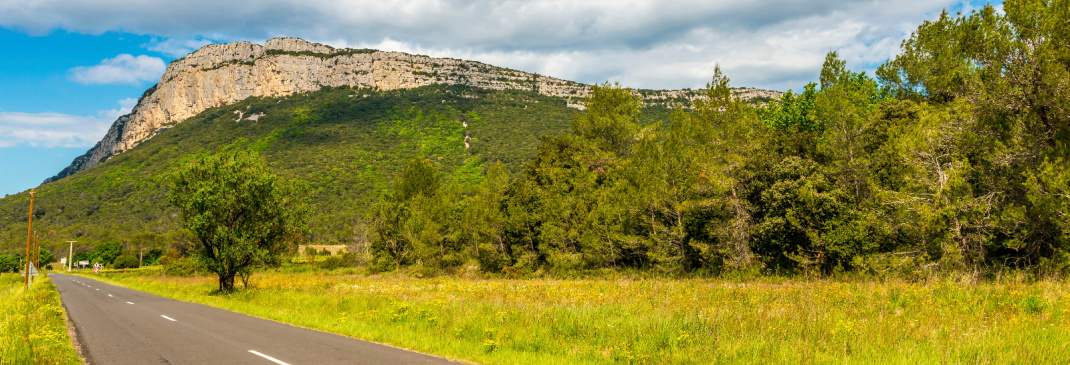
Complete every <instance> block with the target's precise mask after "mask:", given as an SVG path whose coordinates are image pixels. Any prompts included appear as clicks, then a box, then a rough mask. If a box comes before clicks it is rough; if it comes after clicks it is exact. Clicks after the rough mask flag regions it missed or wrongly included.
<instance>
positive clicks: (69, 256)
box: [67, 241, 78, 272]
mask: <svg viewBox="0 0 1070 365" xmlns="http://www.w3.org/2000/svg"><path fill="white" fill-rule="evenodd" d="M75 242H78V241H67V243H70V244H71V248H70V250H69V251H67V272H71V261H73V260H74V243H75Z"/></svg>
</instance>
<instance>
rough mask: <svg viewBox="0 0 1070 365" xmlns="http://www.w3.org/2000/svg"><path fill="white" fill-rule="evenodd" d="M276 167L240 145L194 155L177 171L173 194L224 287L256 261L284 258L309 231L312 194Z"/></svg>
mask: <svg viewBox="0 0 1070 365" xmlns="http://www.w3.org/2000/svg"><path fill="white" fill-rule="evenodd" d="M302 193H303V192H302V191H301V190H300V189H299V188H298V186H297V185H295V184H293V183H289V182H286V181H284V180H281V179H279V178H278V177H277V176H276V175H274V174H273V173H271V171H270V170H269V169H268V168H267V165H266V164H265V163H264V162H263V160H261V159H260V157H259V155H257V154H255V153H251V152H246V151H241V150H236V151H225V152H221V153H219V154H215V155H202V156H198V157H196V158H194V159H193V160H192V161H190V162H189V163H188V164H187V165H186V166H184V167H181V168H179V169H178V170H176V171H175V173H174V175H173V176H172V177H171V184H170V195H169V196H168V200H169V201H170V202H171V203H172V204H174V205H175V206H176V207H178V209H179V210H180V211H182V219H183V221H184V224H185V227H186V229H188V230H189V231H190V232H192V233H193V235H194V236H195V237H197V239H198V240H199V241H200V244H201V247H200V249H199V250H197V253H198V255H197V257H198V259H199V261H200V263H201V264H202V265H203V266H204V267H205V268H207V269H208V270H209V271H212V272H214V273H216V274H217V275H218V276H219V289H220V290H231V289H233V288H234V277H235V276H237V275H239V274H242V273H246V272H248V271H249V270H251V269H252V267H253V266H254V265H261V264H271V263H277V262H279V256H280V255H282V254H283V253H284V252H289V251H294V250H296V247H297V246H296V244H297V243H298V242H299V241H301V240H303V239H304V238H305V235H306V234H307V232H306V230H307V223H306V221H307V219H308V218H307V215H308V208H307V198H303V197H302V196H301V195H302Z"/></svg>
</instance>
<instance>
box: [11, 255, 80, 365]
mask: <svg viewBox="0 0 1070 365" xmlns="http://www.w3.org/2000/svg"><path fill="white" fill-rule="evenodd" d="M66 317H67V315H66V313H65V312H64V310H63V305H62V303H61V302H60V299H59V292H57V291H56V286H55V285H53V284H52V282H51V281H49V280H48V278H47V277H45V276H43V275H42V276H38V277H37V278H36V279H35V280H34V283H33V284H32V285H30V289H29V290H26V289H25V288H24V286H23V278H22V276H19V275H18V274H0V364H80V363H82V359H80V358H79V357H78V354H77V353H76V352H75V350H74V347H73V346H72V344H71V338H70V336H68V335H67V328H66Z"/></svg>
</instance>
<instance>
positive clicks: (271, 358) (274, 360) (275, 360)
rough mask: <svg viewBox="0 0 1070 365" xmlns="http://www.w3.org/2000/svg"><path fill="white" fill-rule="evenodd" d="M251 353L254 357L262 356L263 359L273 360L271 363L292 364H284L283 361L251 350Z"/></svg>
mask: <svg viewBox="0 0 1070 365" xmlns="http://www.w3.org/2000/svg"><path fill="white" fill-rule="evenodd" d="M249 352H251V353H252V354H253V355H256V356H260V357H262V358H265V359H268V360H271V362H273V363H276V364H279V365H290V364H287V363H284V362H282V361H279V359H276V358H274V357H271V356H268V355H264V354H261V353H259V352H256V351H254V350H249Z"/></svg>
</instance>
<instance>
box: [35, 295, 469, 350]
mask: <svg viewBox="0 0 1070 365" xmlns="http://www.w3.org/2000/svg"><path fill="white" fill-rule="evenodd" d="M48 276H49V278H50V279H52V282H53V283H54V284H55V285H56V288H58V289H59V293H60V297H61V298H62V300H63V305H64V306H65V307H66V308H67V313H68V315H69V316H70V318H71V321H72V322H74V327H75V329H76V330H77V331H78V339H79V341H80V342H81V345H82V348H83V354H82V355H83V356H85V357H86V360H87V361H88V362H89V363H90V364H109V365H110V364H265V365H271V364H279V365H285V364H292V365H297V364H451V362H449V361H448V360H446V359H443V358H439V357H434V356H430V355H425V354H421V353H417V352H412V351H407V350H403V349H399V348H395V347H390V346H386V345H380V344H376V343H371V342H367V341H361V340H357V339H353V338H349V337H345V336H340V335H335V334H330V333H326V332H320V331H315V330H310V329H305V328H298V327H294V326H290V325H288V324H284V323H279V322H275V321H270V320H266V319H261V318H256V317H251V316H247V315H244V314H240V313H234V312H231V311H226V310H222V309H219V308H213V307H209V306H205V305H201V304H194V303H187V302H182V301H177V300H174V299H168V298H164V297H161V296H157V295H153V294H149V293H145V292H140V291H137V290H131V289H126V288H122V287H117V286H114V285H109V284H105V283H102V282H100V281H97V280H92V279H87V278H84V277H80V276H72V275H61V274H49V275H48Z"/></svg>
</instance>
